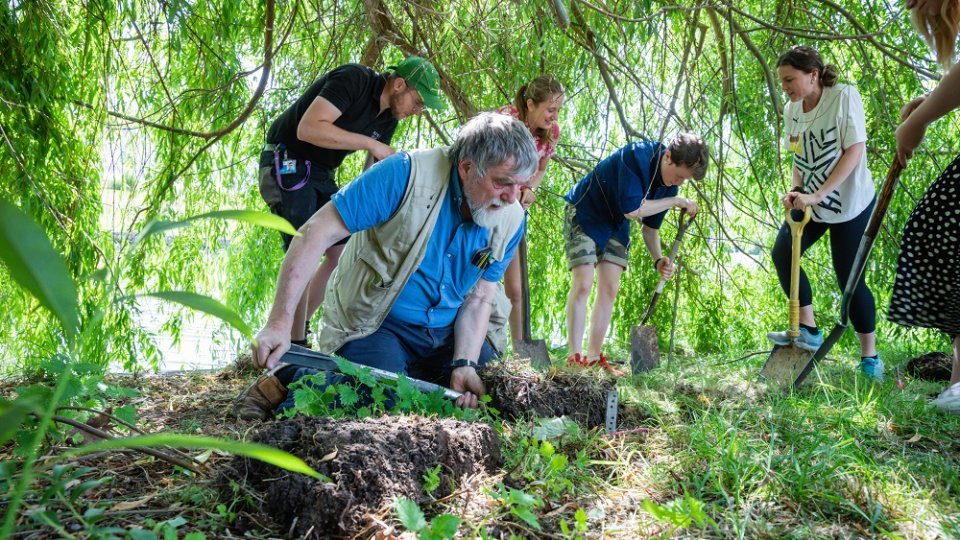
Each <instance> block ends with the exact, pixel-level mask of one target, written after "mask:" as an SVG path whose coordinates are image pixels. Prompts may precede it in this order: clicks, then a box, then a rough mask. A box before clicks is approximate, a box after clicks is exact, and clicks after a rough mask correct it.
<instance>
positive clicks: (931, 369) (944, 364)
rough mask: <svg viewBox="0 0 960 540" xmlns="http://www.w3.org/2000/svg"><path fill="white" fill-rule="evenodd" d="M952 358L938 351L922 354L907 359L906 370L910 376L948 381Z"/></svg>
mask: <svg viewBox="0 0 960 540" xmlns="http://www.w3.org/2000/svg"><path fill="white" fill-rule="evenodd" d="M952 369H953V359H952V358H950V357H949V356H947V355H946V354H944V353H942V352H938V351H934V352H929V353H927V354H922V355H920V356H917V357H916V358H911V359H910V360H909V361H907V367H906V372H907V374H908V375H910V376H911V377H914V378H917V379H924V380H927V381H949V380H950V371H951V370H952Z"/></svg>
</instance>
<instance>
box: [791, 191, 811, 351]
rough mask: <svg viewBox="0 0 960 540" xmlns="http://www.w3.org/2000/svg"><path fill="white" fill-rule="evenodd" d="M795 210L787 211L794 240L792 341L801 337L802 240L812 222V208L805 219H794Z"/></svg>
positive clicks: (792, 261)
mask: <svg viewBox="0 0 960 540" xmlns="http://www.w3.org/2000/svg"><path fill="white" fill-rule="evenodd" d="M793 212H795V210H787V217H786V221H787V225H789V226H790V236H791V237H792V239H793V250H792V252H791V254H790V324H789V326H787V335H788V336H789V337H790V338H791V339H792V338H796V337H797V336H799V335H800V238H801V237H802V236H803V227H804V226H805V225H806V224H807V223H808V222H809V221H810V215H811V210H810V207H809V206H808V207H806V208H804V209H803V218H802V219H799V220H797V219H794V216H793Z"/></svg>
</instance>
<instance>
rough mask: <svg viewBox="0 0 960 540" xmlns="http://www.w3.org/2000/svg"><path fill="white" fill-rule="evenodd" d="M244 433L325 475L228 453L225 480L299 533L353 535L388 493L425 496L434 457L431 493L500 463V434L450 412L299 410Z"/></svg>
mask: <svg viewBox="0 0 960 540" xmlns="http://www.w3.org/2000/svg"><path fill="white" fill-rule="evenodd" d="M248 440H251V441H254V442H260V443H263V444H267V445H270V446H273V447H276V448H279V449H281V450H286V451H288V452H290V453H292V454H295V455H297V456H298V457H300V458H302V459H303V460H304V461H306V462H307V464H309V465H310V466H311V467H313V468H314V469H315V470H317V471H318V472H320V473H321V474H323V475H325V476H327V477H329V478H330V479H331V480H332V483H328V482H322V481H319V480H314V479H312V478H308V477H306V476H303V475H300V474H294V473H288V472H286V471H282V470H280V469H277V468H276V467H273V466H270V465H266V464H264V463H262V462H260V461H256V460H251V459H246V458H236V459H235V460H233V462H232V463H231V464H230V465H229V466H228V467H226V468H225V469H224V471H225V472H224V473H223V474H224V479H225V480H226V479H232V480H235V481H237V482H239V483H241V484H244V485H246V486H247V487H249V488H252V490H253V491H255V492H258V493H262V494H263V498H262V503H261V508H260V510H261V511H262V512H263V513H265V514H267V515H270V516H271V517H272V518H273V519H275V520H276V521H278V522H280V523H282V524H283V525H284V528H285V529H291V530H292V531H293V533H294V534H295V535H297V536H298V537H304V538H325V537H328V536H340V535H353V534H357V533H359V532H361V531H363V530H364V529H366V528H367V527H368V526H370V525H372V524H373V523H375V522H374V518H375V516H376V515H377V514H378V513H379V511H380V509H381V508H382V507H384V506H386V505H389V504H391V502H392V500H393V498H394V497H406V498H408V499H411V500H413V501H416V502H417V503H424V502H427V501H429V500H431V499H430V497H429V496H428V495H427V494H426V493H425V491H424V488H423V483H424V480H423V477H424V475H426V474H427V473H428V472H429V471H431V470H432V469H434V468H435V467H436V466H437V465H438V464H439V465H442V467H441V469H440V475H439V476H440V486H439V488H437V490H436V491H434V492H433V493H432V496H433V497H436V498H441V497H444V496H446V495H449V494H450V493H451V492H452V491H453V490H454V489H455V488H456V486H458V485H460V483H461V482H462V481H463V480H464V479H465V478H466V477H469V476H472V475H475V474H477V473H481V472H491V471H493V470H495V469H496V468H497V467H499V465H500V463H501V456H500V439H499V437H498V436H497V433H496V431H495V430H494V429H493V428H492V427H491V426H489V425H487V424H482V423H471V422H464V421H459V420H454V419H434V418H424V417H419V416H400V417H382V418H366V419H332V418H314V417H302V416H301V417H296V418H293V419H289V420H283V421H278V422H270V423H267V424H265V425H263V426H262V427H260V428H258V429H257V430H256V431H254V432H253V433H251V436H250V437H249V438H248ZM223 484H224V486H226V484H227V482H223Z"/></svg>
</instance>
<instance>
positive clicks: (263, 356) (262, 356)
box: [251, 326, 290, 369]
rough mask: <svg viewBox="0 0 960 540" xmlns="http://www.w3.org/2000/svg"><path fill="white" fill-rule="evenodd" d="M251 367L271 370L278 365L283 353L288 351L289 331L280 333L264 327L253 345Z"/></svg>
mask: <svg viewBox="0 0 960 540" xmlns="http://www.w3.org/2000/svg"><path fill="white" fill-rule="evenodd" d="M251 347H252V348H253V365H254V366H256V367H258V368H266V369H273V368H275V367H277V364H279V363H280V357H281V356H283V353H285V352H287V351H288V350H290V331H289V330H287V331H286V332H282V331H280V330H277V329H275V328H271V327H269V326H265V327H264V328H263V330H260V333H258V334H257V337H256V338H254V341H253V344H252V345H251Z"/></svg>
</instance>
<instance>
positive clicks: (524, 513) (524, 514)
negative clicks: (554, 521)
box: [510, 506, 540, 531]
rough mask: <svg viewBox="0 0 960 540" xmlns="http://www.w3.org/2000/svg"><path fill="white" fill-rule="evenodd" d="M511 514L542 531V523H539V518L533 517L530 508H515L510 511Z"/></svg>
mask: <svg viewBox="0 0 960 540" xmlns="http://www.w3.org/2000/svg"><path fill="white" fill-rule="evenodd" d="M510 513H511V514H513V515H515V516H517V517H518V518H520V519H522V520H523V521H525V522H527V525H530V526H531V527H533V528H534V529H536V530H538V531H539V530H540V522H539V521H537V516H535V515H533V512H531V511H530V509H529V508H525V507H522V506H515V507H513V508H511V509H510Z"/></svg>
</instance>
